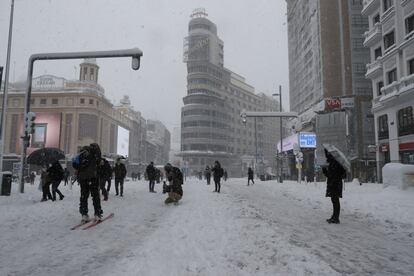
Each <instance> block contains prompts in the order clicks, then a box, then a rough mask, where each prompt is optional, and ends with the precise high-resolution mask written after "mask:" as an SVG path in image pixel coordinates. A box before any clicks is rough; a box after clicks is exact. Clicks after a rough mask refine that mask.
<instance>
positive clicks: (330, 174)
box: [322, 149, 346, 224]
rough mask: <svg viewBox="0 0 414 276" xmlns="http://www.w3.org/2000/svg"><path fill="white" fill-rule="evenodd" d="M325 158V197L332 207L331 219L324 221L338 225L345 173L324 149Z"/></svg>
mask: <svg viewBox="0 0 414 276" xmlns="http://www.w3.org/2000/svg"><path fill="white" fill-rule="evenodd" d="M325 156H326V162H327V163H328V167H324V168H322V172H323V174H324V175H325V176H326V178H327V181H326V184H327V185H326V197H330V198H331V201H332V206H333V214H332V217H331V218H329V219H327V220H326V221H327V222H328V223H336V224H339V213H340V210H341V205H340V202H339V198H342V185H343V184H342V179H343V178H345V175H346V171H345V169H344V168H343V167H342V165H341V164H339V163H338V161H336V160H335V158H334V157H333V156H332V154H330V153H329V152H328V151H327V150H326V149H325Z"/></svg>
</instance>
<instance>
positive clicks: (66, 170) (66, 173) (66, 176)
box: [63, 168, 70, 186]
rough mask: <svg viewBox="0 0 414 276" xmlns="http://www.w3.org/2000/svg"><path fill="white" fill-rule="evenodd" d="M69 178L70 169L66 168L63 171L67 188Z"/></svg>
mask: <svg viewBox="0 0 414 276" xmlns="http://www.w3.org/2000/svg"><path fill="white" fill-rule="evenodd" d="M69 176H70V172H69V170H68V168H65V169H64V170H63V180H64V181H65V182H64V186H66V185H67V184H68V183H69Z"/></svg>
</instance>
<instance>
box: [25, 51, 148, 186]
mask: <svg viewBox="0 0 414 276" xmlns="http://www.w3.org/2000/svg"><path fill="white" fill-rule="evenodd" d="M142 55H143V53H142V51H141V50H140V49H138V48H132V49H124V50H112V51H94V52H67V53H42V54H34V55H31V56H30V58H29V63H28V70H27V81H26V82H27V85H26V99H25V108H24V114H25V115H26V114H27V113H28V112H30V98H31V93H32V77H33V65H34V62H35V61H36V60H62V59H80V58H115V57H132V63H131V67H132V69H133V70H138V69H139V67H140V64H141V57H142ZM21 138H22V140H23V143H22V144H23V145H22V149H23V150H22V155H21V160H20V164H21V166H20V167H21V168H20V192H21V193H23V192H24V176H23V174H24V168H25V166H24V165H25V163H26V152H27V146H28V143H29V141H30V134H29V133H28V132H27V131H24V135H23V136H22V137H21Z"/></svg>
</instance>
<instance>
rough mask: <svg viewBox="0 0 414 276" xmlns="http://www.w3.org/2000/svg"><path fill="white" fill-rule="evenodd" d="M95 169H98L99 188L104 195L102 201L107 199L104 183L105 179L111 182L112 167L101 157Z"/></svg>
mask: <svg viewBox="0 0 414 276" xmlns="http://www.w3.org/2000/svg"><path fill="white" fill-rule="evenodd" d="M97 170H98V181H99V188H100V190H101V192H102V195H103V197H104V201H107V200H108V191H107V190H106V187H105V184H106V182H107V181H109V182H111V176H112V168H111V165H110V164H109V162H108V160H106V159H105V158H103V157H102V158H101V161H100V162H99V165H98V168H97Z"/></svg>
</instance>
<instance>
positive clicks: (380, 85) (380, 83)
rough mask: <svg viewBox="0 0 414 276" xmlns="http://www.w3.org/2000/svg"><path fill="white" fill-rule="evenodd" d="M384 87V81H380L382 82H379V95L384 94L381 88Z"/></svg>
mask: <svg viewBox="0 0 414 276" xmlns="http://www.w3.org/2000/svg"><path fill="white" fill-rule="evenodd" d="M383 87H384V82H382V81H380V82H378V83H377V95H378V96H381V95H382V92H381V88H383Z"/></svg>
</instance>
